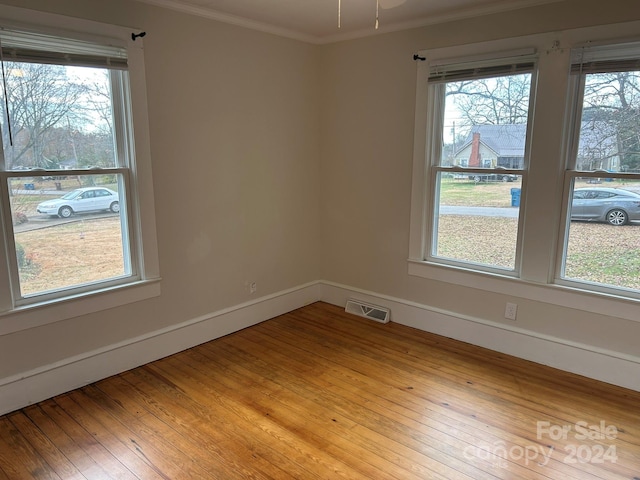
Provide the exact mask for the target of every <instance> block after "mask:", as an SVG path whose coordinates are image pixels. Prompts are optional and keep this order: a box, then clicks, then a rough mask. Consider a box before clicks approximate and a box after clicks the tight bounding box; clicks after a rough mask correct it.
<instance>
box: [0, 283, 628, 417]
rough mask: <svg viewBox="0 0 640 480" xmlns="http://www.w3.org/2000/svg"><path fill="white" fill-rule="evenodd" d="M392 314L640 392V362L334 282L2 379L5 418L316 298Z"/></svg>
mask: <svg viewBox="0 0 640 480" xmlns="http://www.w3.org/2000/svg"><path fill="white" fill-rule="evenodd" d="M348 298H355V299H358V300H362V301H365V302H368V303H373V304H376V305H380V306H384V307H387V308H389V309H391V321H393V322H396V323H400V324H403V325H407V326H410V327H414V328H418V329H420V330H424V331H428V332H432V333H435V334H438V335H443V336H445V337H449V338H454V339H456V340H461V341H464V342H468V343H472V344H474V345H479V346H481V347H485V348H489V349H491V350H495V351H498V352H502V353H506V354H509V355H513V356H516V357H520V358H524V359H526V360H531V361H534V362H537V363H541V364H544V365H549V366H552V367H555V368H559V369H561V370H565V371H568V372H573V373H577V374H579V375H583V376H585V377H589V378H593V379H596V380H600V381H603V382H607V383H611V384H613V385H619V386H621V387H625V388H630V389H632V390H636V391H640V358H638V357H633V356H630V355H624V354H621V353H618V352H611V351H606V350H603V349H598V348H596V347H593V346H590V345H583V344H579V343H576V342H571V341H568V340H564V339H560V338H554V337H550V336H545V335H541V334H538V333H536V332H531V331H527V330H524V329H519V328H515V327H511V326H508V325H503V324H499V323H495V322H489V321H486V320H482V319H479V318H474V317H468V316H460V315H456V314H454V313H452V312H447V311H444V310H438V309H435V308H432V307H429V306H427V305H423V304H419V303H415V302H410V301H408V300H403V299H400V298H395V297H390V296H387V295H380V294H376V293H374V292H368V291H365V290H360V289H357V288H352V287H348V286H345V285H340V284H336V283H332V282H312V283H309V284H306V285H301V286H299V287H295V288H292V289H289V290H285V291H282V292H278V293H275V294H273V295H269V296H266V297H262V298H258V299H256V300H254V301H251V302H247V303H243V304H240V305H236V306H233V307H230V308H227V309H223V310H220V311H217V312H213V313H211V314H208V315H203V316H201V317H198V318H195V319H192V320H189V321H187V322H183V323H181V324H179V325H174V326H172V327H169V328H166V329H162V330H158V331H155V332H150V333H148V334H146V335H143V336H140V337H136V338H132V339H128V340H126V341H124V342H121V343H118V344H115V345H109V346H107V347H104V348H101V349H99V350H95V351H92V352H87V353H85V354H82V355H78V356H76V357H71V358H67V359H65V360H62V361H60V362H57V363H55V364H51V365H45V366H43V367H40V368H37V369H34V370H31V371H28V372H23V373H21V374H18V375H14V376H12V377H7V378H3V379H0V415H2V414H5V413H8V412H12V411H14V410H17V409H20V408H23V407H25V406H27V405H31V404H33V403H36V402H39V401H42V400H45V399H47V398H51V397H54V396H56V395H59V394H61V393H64V392H68V391H70V390H73V389H75V388H79V387H82V386H84V385H87V384H89V383H92V382H96V381H98V380H101V379H103V378H106V377H109V376H111V375H115V374H118V373H121V372H124V371H126V370H129V369H132V368H135V367H138V366H140V365H144V364H146V363H149V362H152V361H154V360H158V359H160V358H163V357H166V356H168V355H173V354H174V353H177V352H180V351H182V350H185V349H187V348H191V347H193V346H196V345H199V344H201V343H204V342H207V341H209V340H213V339H215V338H219V337H222V336H224V335H228V334H230V333H233V332H236V331H238V330H241V329H243V328H246V327H250V326H252V325H255V324H258V323H260V322H262V321H264V320H268V319H269V318H273V317H276V316H278V315H282V314H284V313H287V312H290V311H292V310H295V309H297V308H300V307H303V306H305V305H308V304H310V303H313V302H316V301H319V300H321V301H325V302H327V303H331V304H334V305H339V306H341V307H344V305H345V304H346V301H347V299H348Z"/></svg>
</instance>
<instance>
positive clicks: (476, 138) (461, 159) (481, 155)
mask: <svg viewBox="0 0 640 480" xmlns="http://www.w3.org/2000/svg"><path fill="white" fill-rule="evenodd" d="M526 135H527V126H526V125H524V124H522V125H474V126H473V127H472V128H471V131H470V132H469V135H468V136H467V138H466V139H465V142H464V143H463V144H462V146H461V147H460V148H458V149H457V150H456V152H455V153H454V161H453V164H454V165H456V166H460V167H470V168H473V167H476V168H478V167H479V168H496V167H504V168H522V166H523V164H524V147H525V140H526Z"/></svg>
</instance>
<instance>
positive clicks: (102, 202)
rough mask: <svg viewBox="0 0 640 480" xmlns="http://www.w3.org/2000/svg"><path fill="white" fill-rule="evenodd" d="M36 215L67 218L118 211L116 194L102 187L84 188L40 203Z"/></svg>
mask: <svg viewBox="0 0 640 480" xmlns="http://www.w3.org/2000/svg"><path fill="white" fill-rule="evenodd" d="M36 210H37V211H38V213H43V214H45V215H57V216H59V217H61V218H69V217H70V216H71V215H73V214H74V213H80V212H92V211H99V210H110V211H112V212H114V213H117V212H119V211H120V199H119V197H118V192H114V191H113V190H110V189H108V188H104V187H85V188H78V189H76V190H73V191H71V192H69V193H67V194H65V195H64V196H62V197H60V198H56V199H55V200H47V201H45V202H42V203H40V204H39V205H38V207H37V208H36Z"/></svg>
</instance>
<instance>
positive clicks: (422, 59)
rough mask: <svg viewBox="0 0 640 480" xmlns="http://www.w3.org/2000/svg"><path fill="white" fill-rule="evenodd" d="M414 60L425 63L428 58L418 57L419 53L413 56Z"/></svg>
mask: <svg viewBox="0 0 640 480" xmlns="http://www.w3.org/2000/svg"><path fill="white" fill-rule="evenodd" d="M413 59H414V60H420V61H421V62H424V61H425V60H426V59H427V57H421V56H420V55H418V54H417V53H414V54H413Z"/></svg>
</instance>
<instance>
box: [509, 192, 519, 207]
mask: <svg viewBox="0 0 640 480" xmlns="http://www.w3.org/2000/svg"><path fill="white" fill-rule="evenodd" d="M520 191H521V190H520V189H519V188H512V189H511V206H512V207H519V206H520Z"/></svg>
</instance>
